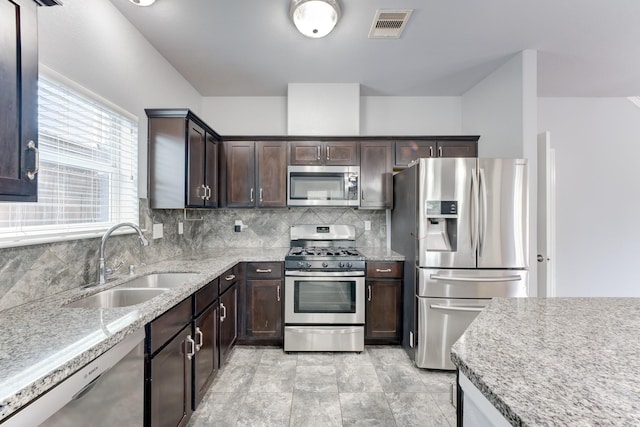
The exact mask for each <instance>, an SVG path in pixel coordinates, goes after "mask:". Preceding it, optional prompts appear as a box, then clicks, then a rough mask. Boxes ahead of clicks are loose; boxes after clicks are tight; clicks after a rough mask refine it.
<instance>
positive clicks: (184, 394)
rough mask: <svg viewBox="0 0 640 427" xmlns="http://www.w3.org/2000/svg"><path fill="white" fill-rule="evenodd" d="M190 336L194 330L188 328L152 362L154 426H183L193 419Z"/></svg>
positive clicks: (150, 381)
mask: <svg viewBox="0 0 640 427" xmlns="http://www.w3.org/2000/svg"><path fill="white" fill-rule="evenodd" d="M190 337H191V327H190V326H189V327H185V328H184V329H182V330H181V331H180V332H179V333H178V335H176V336H175V337H174V338H173V339H172V340H171V341H169V342H168V343H167V345H166V346H165V347H164V348H163V349H162V350H160V351H159V352H158V353H157V354H156V355H155V356H154V357H153V358H152V359H151V361H150V366H149V371H148V373H149V375H148V377H147V386H148V387H149V390H150V393H149V394H148V396H149V397H150V398H149V399H148V401H147V404H148V405H149V411H148V414H149V417H150V418H149V425H151V427H175V426H184V425H186V424H187V421H188V420H189V417H190V416H191V360H189V359H188V358H187V355H186V353H187V351H188V350H189V349H187V347H190V346H191V344H189V343H188V342H187V341H188V339H191V338H190Z"/></svg>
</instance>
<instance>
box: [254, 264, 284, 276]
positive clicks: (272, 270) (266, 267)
mask: <svg viewBox="0 0 640 427" xmlns="http://www.w3.org/2000/svg"><path fill="white" fill-rule="evenodd" d="M280 277H282V263H281V262H250V263H248V264H247V278H249V279H277V278H280Z"/></svg>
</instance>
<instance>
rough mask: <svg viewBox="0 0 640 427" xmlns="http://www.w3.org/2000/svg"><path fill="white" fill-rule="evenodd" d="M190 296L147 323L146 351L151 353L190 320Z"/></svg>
mask: <svg viewBox="0 0 640 427" xmlns="http://www.w3.org/2000/svg"><path fill="white" fill-rule="evenodd" d="M191 310H192V305H191V297H189V298H187V299H185V300H184V301H182V302H181V303H178V304H177V305H176V306H175V307H173V308H172V309H171V310H169V311H167V312H166V313H164V314H163V315H162V316H160V317H158V318H157V319H155V320H153V321H152V322H151V323H149V324H148V325H147V328H148V330H147V332H148V334H147V337H148V339H149V342H148V351H149V353H150V354H153V353H155V352H156V350H158V349H159V348H160V347H162V346H163V345H164V343H166V342H167V341H169V340H170V339H171V337H173V336H174V335H175V334H177V333H178V332H180V330H181V329H182V328H184V327H185V326H186V325H187V324H188V323H189V322H190V321H191Z"/></svg>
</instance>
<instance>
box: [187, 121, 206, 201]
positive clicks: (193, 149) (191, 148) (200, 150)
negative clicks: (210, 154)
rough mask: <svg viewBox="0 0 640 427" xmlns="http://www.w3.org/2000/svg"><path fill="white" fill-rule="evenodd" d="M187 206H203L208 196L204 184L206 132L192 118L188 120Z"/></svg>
mask: <svg viewBox="0 0 640 427" xmlns="http://www.w3.org/2000/svg"><path fill="white" fill-rule="evenodd" d="M187 127H188V132H189V142H188V144H187V172H186V173H187V200H186V202H187V206H190V207H203V206H204V204H205V199H206V196H207V190H206V188H205V184H204V175H205V173H204V164H205V146H206V142H205V132H204V129H202V127H200V126H198V125H197V124H195V123H194V122H192V121H191V120H189V121H188V122H187Z"/></svg>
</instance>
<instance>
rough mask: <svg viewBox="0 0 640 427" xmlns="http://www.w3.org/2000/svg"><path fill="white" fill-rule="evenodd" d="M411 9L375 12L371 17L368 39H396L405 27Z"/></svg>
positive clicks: (411, 11)
mask: <svg viewBox="0 0 640 427" xmlns="http://www.w3.org/2000/svg"><path fill="white" fill-rule="evenodd" d="M411 13H413V9H402V10H377V11H376V15H375V16H374V17H373V23H372V24H371V30H369V38H370V39H398V38H400V35H401V34H402V31H403V30H404V28H405V27H406V26H407V21H409V17H410V16H411Z"/></svg>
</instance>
